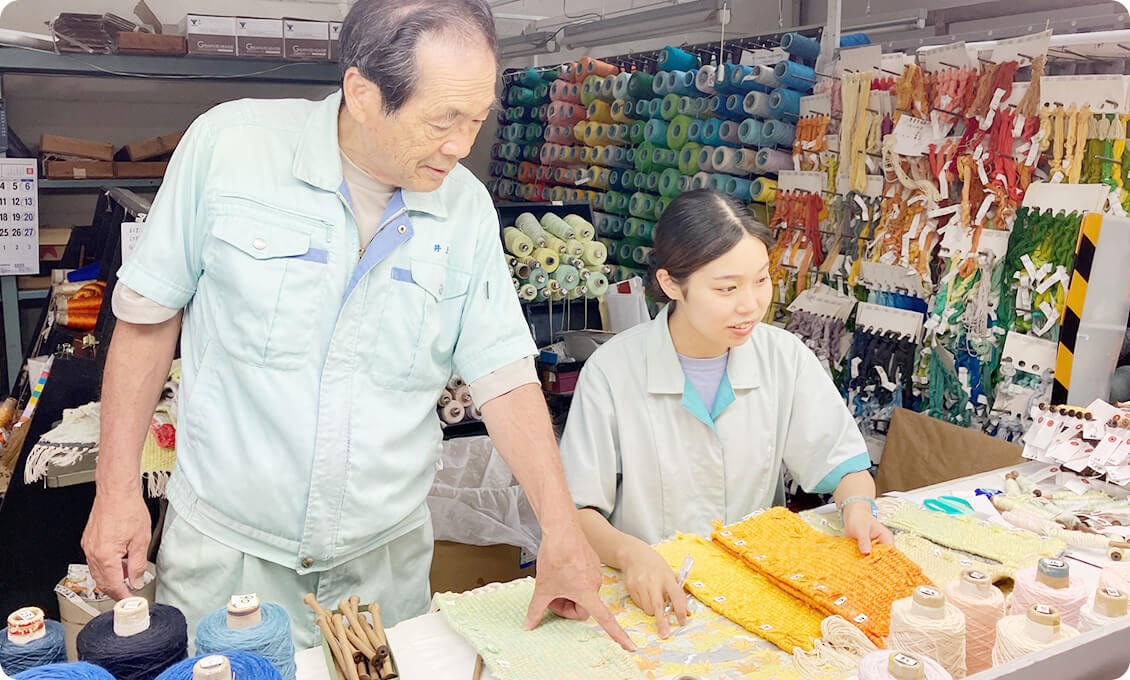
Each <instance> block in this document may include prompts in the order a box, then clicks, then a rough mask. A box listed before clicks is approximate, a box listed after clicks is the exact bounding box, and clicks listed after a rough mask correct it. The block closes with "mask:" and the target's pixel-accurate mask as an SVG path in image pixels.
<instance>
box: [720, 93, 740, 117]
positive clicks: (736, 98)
mask: <svg viewBox="0 0 1130 680" xmlns="http://www.w3.org/2000/svg"><path fill="white" fill-rule="evenodd" d="M722 115H723V116H725V117H726V118H729V119H730V120H736V121H739V122H740V121H741V120H742V119H743V118H745V93H744V92H741V93H738V94H731V95H729V96H727V97H726V99H725V100H723V101H722Z"/></svg>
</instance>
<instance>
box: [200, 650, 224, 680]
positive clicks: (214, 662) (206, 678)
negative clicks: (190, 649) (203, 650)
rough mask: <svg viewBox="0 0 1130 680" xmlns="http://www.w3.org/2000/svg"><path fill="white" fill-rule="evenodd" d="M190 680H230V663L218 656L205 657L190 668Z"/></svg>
mask: <svg viewBox="0 0 1130 680" xmlns="http://www.w3.org/2000/svg"><path fill="white" fill-rule="evenodd" d="M192 680H232V672H231V662H230V661H228V657H226V656H222V655H220V654H213V655H211V656H206V657H204V658H203V659H201V660H199V661H197V662H196V664H195V665H194V666H193V667H192Z"/></svg>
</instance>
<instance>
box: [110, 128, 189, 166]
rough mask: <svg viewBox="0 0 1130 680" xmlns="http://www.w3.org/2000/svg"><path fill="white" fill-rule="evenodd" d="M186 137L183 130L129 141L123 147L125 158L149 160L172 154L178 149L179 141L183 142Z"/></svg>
mask: <svg viewBox="0 0 1130 680" xmlns="http://www.w3.org/2000/svg"><path fill="white" fill-rule="evenodd" d="M182 137H184V133H183V132H174V133H173V134H163V136H160V137H155V138H153V139H146V140H142V141H136V142H133V143H128V145H125V146H124V147H122V150H123V151H124V156H125V158H124V159H125V160H134V162H136V160H149V159H151V158H158V157H160V156H165V155H167V154H172V152H173V151H174V150H176V145H177V143H180V142H181V138H182Z"/></svg>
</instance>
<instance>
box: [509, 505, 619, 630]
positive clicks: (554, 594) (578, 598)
mask: <svg viewBox="0 0 1130 680" xmlns="http://www.w3.org/2000/svg"><path fill="white" fill-rule="evenodd" d="M537 572H538V574H537V581H536V585H535V586H534V596H533V599H531V600H530V609H529V611H528V612H527V613H526V620H525V622H524V623H523V624H522V625H523V627H524V628H525V629H526V630H533V629H534V628H537V626H538V624H539V623H541V620H542V617H544V616H545V611H546V610H547V609H548V610H550V611H552V612H553V613H554V614H557V615H558V616H562V617H565V618H567V619H576V620H579V621H583V620H585V619H587V618H588V617H589V616H590V615H591V616H592V617H593V618H594V619H596V622H597V623H599V624H600V626H601V628H603V629H604V630H605V632H607V633H608V635H609V637H611V638H612V639H613V640H615V641H616V642H617V643H619V644H620V646H621V647H623V648H624V649H625V650H627V651H629V652H634V651H636V646H635V644H633V643H632V639H631V638H629V637H628V634H627V633H625V632H624V629H623V628H621V627H620V624H618V623H616V619H615V618H614V617H613V616H612V613H611V612H609V611H608V607H606V606H604V602H602V601H601V599H600V584H601V571H600V560H599V559H598V558H597V556H596V553H595V552H594V551H593V549H592V547H590V546H589V543H588V541H586V540H585V536H584V534H583V533H582V532H581V529H580V527H579V526H577V524H576V523H575V522H574V523H570V524H565V525H563V526H562V527H561V528H560V529H557V530H553V531H545V529H544V528H543V533H542V541H541V547H540V548H539V549H538V566H537Z"/></svg>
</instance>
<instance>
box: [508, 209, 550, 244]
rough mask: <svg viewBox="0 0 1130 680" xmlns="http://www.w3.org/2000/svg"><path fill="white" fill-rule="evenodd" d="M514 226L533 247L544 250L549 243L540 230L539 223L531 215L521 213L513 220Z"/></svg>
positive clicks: (544, 233)
mask: <svg viewBox="0 0 1130 680" xmlns="http://www.w3.org/2000/svg"><path fill="white" fill-rule="evenodd" d="M514 224H515V225H516V226H517V227H518V229H519V230H520V231H521V232H522V233H523V234H525V235H526V236H527V237H528V238H529V239H530V240H532V241H533V242H534V245H535V246H537V247H538V248H544V247H545V244H546V243H548V242H549V239H548V235H547V234H546V232H545V230H544V229H542V226H541V223H540V222H538V219H537V218H536V217H534V216H533V214H532V213H528V212H527V213H522V214H521V215H518V217H517V219H515V220H514Z"/></svg>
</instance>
